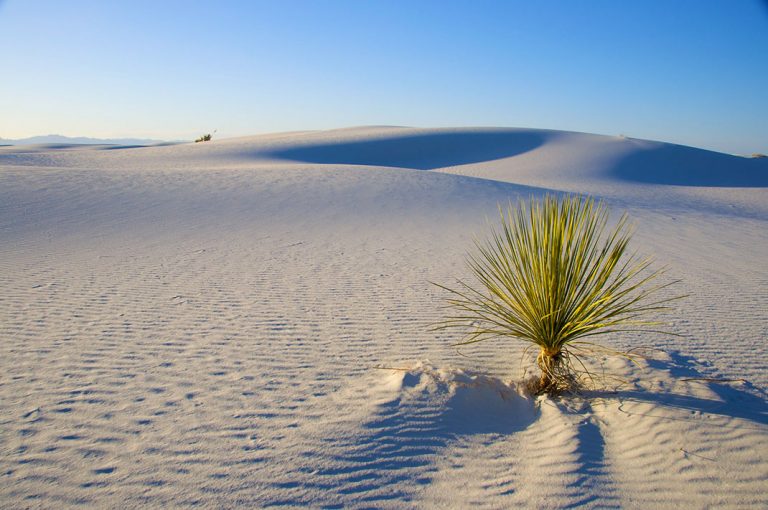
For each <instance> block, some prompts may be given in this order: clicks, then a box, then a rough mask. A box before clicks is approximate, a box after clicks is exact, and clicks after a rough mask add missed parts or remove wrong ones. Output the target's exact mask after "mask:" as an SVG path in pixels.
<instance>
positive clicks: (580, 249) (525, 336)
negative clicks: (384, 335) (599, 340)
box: [436, 196, 682, 393]
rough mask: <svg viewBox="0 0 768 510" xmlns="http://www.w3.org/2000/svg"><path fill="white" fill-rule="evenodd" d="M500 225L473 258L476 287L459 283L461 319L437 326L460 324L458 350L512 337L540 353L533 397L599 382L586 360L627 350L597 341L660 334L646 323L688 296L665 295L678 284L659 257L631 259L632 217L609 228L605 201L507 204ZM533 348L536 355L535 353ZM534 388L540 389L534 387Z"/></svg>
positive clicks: (456, 295)
mask: <svg viewBox="0 0 768 510" xmlns="http://www.w3.org/2000/svg"><path fill="white" fill-rule="evenodd" d="M499 213H500V215H501V228H500V229H498V230H496V229H494V230H493V231H492V232H491V236H490V239H489V240H488V241H486V242H485V243H482V242H479V241H476V242H475V244H476V248H477V250H476V253H475V254H471V255H469V257H468V261H467V262H468V265H469V268H470V270H471V272H472V274H473V275H474V277H475V280H476V282H475V283H474V284H469V283H465V282H463V281H461V280H459V281H458V282H457V284H458V288H457V289H451V288H448V287H446V286H443V285H439V284H437V285H438V286H439V287H441V288H442V289H444V290H446V291H448V292H449V293H450V294H451V297H450V299H449V300H448V303H449V307H450V308H451V309H453V310H455V314H454V315H451V316H449V317H447V318H446V319H445V320H444V321H443V322H441V323H439V324H438V325H437V326H436V329H438V330H441V329H447V328H460V329H462V330H464V331H466V338H465V340H464V341H463V342H461V343H460V344H458V345H466V344H472V343H476V342H480V341H483V340H486V339H489V338H494V337H502V338H513V339H518V340H522V341H525V342H530V343H531V344H532V345H531V346H532V347H538V348H539V352H538V355H537V357H536V364H537V365H538V368H539V369H540V370H541V376H540V378H539V379H538V381H534V382H533V384H532V385H531V384H529V389H532V390H533V393H559V392H562V391H572V390H577V389H578V388H579V387H581V386H582V384H583V382H582V381H583V379H584V377H587V376H591V374H590V372H589V370H588V369H587V368H586V365H585V363H584V362H583V361H582V357H584V356H595V355H602V354H605V353H609V352H610V353H615V354H622V353H618V352H616V351H613V350H611V349H609V348H606V347H602V346H600V345H598V344H595V343H594V342H591V341H589V339H591V338H590V337H594V336H597V335H603V334H607V333H611V332H616V331H637V330H652V329H651V328H652V327H653V326H658V324H659V323H658V322H653V321H649V320H646V317H647V316H648V315H649V314H652V313H653V312H657V311H659V310H662V309H667V308H669V306H668V303H669V302H670V301H672V300H675V299H679V298H680V297H682V296H675V297H660V296H661V295H660V294H659V291H661V290H662V289H665V288H666V287H668V286H669V285H672V284H674V283H676V282H674V281H673V282H667V283H660V282H659V281H658V277H659V276H661V275H662V274H663V273H664V270H656V271H651V270H650V267H649V266H650V265H651V262H652V260H651V259H650V258H640V257H638V256H637V255H636V254H627V246H628V243H629V240H630V237H631V233H632V229H631V227H630V226H629V224H628V219H627V216H626V215H624V216H622V217H621V219H620V220H619V222H618V223H617V224H616V225H615V226H614V227H612V228H610V229H608V211H607V209H606V207H605V206H604V204H603V203H602V202H599V203H595V201H594V200H593V199H591V198H582V197H577V196H569V197H565V198H563V199H558V198H556V197H554V196H547V197H545V198H544V199H543V200H541V201H538V200H534V199H531V200H530V201H529V203H528V204H525V203H523V202H521V203H520V204H519V205H518V206H517V207H516V208H515V207H512V206H511V205H510V207H509V208H508V210H507V212H506V215H505V214H504V211H503V210H502V209H501V207H500V208H499ZM526 352H527V350H526ZM531 386H532V387H531Z"/></svg>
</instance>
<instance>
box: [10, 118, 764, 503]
mask: <svg viewBox="0 0 768 510" xmlns="http://www.w3.org/2000/svg"><path fill="white" fill-rule="evenodd" d="M551 192H556V193H583V194H589V195H591V196H594V197H596V198H600V199H604V200H605V201H606V202H607V203H608V205H609V206H610V208H611V211H612V214H614V215H616V216H617V217H618V215H619V214H621V213H623V212H627V213H628V214H629V215H630V217H631V219H632V220H633V221H634V223H635V225H636V233H635V235H634V238H633V245H632V246H633V247H634V248H635V249H637V250H638V251H639V252H641V253H644V254H648V255H653V256H654V257H655V258H656V260H657V264H658V266H667V267H668V268H669V275H670V277H674V278H679V279H680V280H682V282H681V283H680V284H678V286H677V289H676V290H677V291H679V292H682V293H685V294H688V297H687V298H686V299H684V300H682V301H680V302H679V304H678V305H677V307H678V309H677V310H676V311H674V312H671V313H669V314H668V316H665V317H664V318H665V320H667V321H668V322H669V324H670V325H669V327H668V328H669V329H670V331H671V332H673V333H676V334H678V335H681V336H674V335H663V334H662V335H658V334H647V333H646V334H637V333H633V334H630V333H617V334H615V335H610V336H605V337H604V338H603V340H602V341H603V342H604V343H605V345H607V346H609V347H611V348H613V349H619V350H629V349H636V348H640V349H638V350H636V351H634V352H636V353H637V354H638V363H637V364H636V365H635V364H632V363H631V362H629V361H628V360H626V359H624V358H606V359H604V360H598V362H600V363H602V365H603V367H602V368H603V369H604V370H605V374H606V377H605V386H604V388H602V389H600V390H596V391H593V392H590V393H587V394H584V395H582V396H580V397H577V396H574V397H565V398H550V397H538V398H530V397H526V396H524V395H522V394H521V393H520V391H518V387H517V386H516V382H518V381H520V380H521V379H522V378H523V372H524V371H525V369H526V364H525V363H523V364H522V365H521V362H520V360H521V355H522V354H523V349H524V347H525V345H524V344H518V343H512V342H509V341H502V340H499V341H491V340H489V341H486V342H483V343H479V344H477V345H474V346H467V347H464V348H462V349H460V350H457V348H455V347H452V345H453V344H455V343H456V342H457V341H459V340H461V337H460V336H459V334H458V333H456V332H434V331H431V330H430V325H431V324H433V323H435V322H436V321H438V320H440V318H441V317H442V316H443V314H444V313H445V310H444V308H443V307H444V304H445V298H446V297H447V296H445V293H444V292H443V291H441V290H440V289H439V288H437V287H435V286H434V285H432V284H431V283H430V282H431V281H433V282H441V283H448V284H450V283H451V282H453V281H455V279H456V278H466V277H467V276H468V271H467V268H466V266H465V262H464V259H465V254H466V253H467V252H468V251H469V250H471V248H472V242H473V238H474V237H475V236H476V237H479V238H482V237H483V236H484V234H485V233H486V232H487V230H488V225H489V223H491V224H493V223H494V222H495V221H496V218H497V214H498V213H497V206H498V204H502V205H506V204H507V203H509V202H510V201H511V202H512V203H515V202H517V201H518V200H520V199H527V198H529V197H531V196H533V197H540V196H543V195H544V194H546V193H551ZM0 282H2V285H1V286H0V288H1V289H2V292H1V293H0V507H2V508H73V507H81V508H94V507H95V508H138V507H189V506H196V507H203V508H233V507H238V506H242V507H254V508H257V507H266V506H280V505H283V506H289V507H291V506H293V507H315V508H320V507H326V508H341V507H344V508H568V507H575V506H579V505H584V506H585V507H587V508H589V507H600V508H618V507H623V508H644V509H647V508H766V507H768V490H766V487H768V347H766V345H767V344H766V339H768V292H767V291H766V289H767V288H768V160H766V159H762V160H759V159H749V158H743V157H738V156H733V155H726V154H720V153H715V152H710V151H705V150H702V149H695V148H691V147H683V146H678V145H672V144H667V143H662V142H651V141H644V140H635V139H632V138H625V137H618V136H617V137H611V136H598V135H590V134H584V133H570V132H562V131H548V130H535V129H490V128H489V129H481V128H467V129H413V128H397V127H364V128H353V129H343V130H333V131H324V132H296V133H282V134H275V135H262V136H254V137H246V138H236V139H222V140H214V141H211V142H206V143H199V144H181V145H173V146H161V147H131V148H121V147H115V146H76V145H75V146H62V145H59V146H24V147H21V146H19V147H0ZM529 368H530V367H529Z"/></svg>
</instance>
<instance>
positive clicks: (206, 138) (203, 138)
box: [195, 133, 212, 143]
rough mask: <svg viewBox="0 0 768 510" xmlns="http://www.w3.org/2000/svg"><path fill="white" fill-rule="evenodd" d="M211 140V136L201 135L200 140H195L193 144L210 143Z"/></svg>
mask: <svg viewBox="0 0 768 510" xmlns="http://www.w3.org/2000/svg"><path fill="white" fill-rule="evenodd" d="M211 138H212V137H211V134H210V133H208V134H207V135H203V136H201V137H200V138H198V139H197V140H195V143H198V142H210V141H211Z"/></svg>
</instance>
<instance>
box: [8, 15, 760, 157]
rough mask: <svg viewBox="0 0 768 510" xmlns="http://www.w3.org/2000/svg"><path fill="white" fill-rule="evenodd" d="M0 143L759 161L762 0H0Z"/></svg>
mask: <svg viewBox="0 0 768 510" xmlns="http://www.w3.org/2000/svg"><path fill="white" fill-rule="evenodd" d="M0 55H2V60H1V62H2V67H0V69H2V71H0V137H4V138H21V137H26V136H32V135H39V134H49V133H57V134H64V135H69V136H92V137H118V136H120V137H122V136H132V137H152V138H163V139H177V138H183V139H188V138H191V137H194V136H196V135H199V134H201V133H204V132H210V131H213V130H214V129H218V133H217V136H218V137H229V136H241V135H249V134H258V133H265V132H274V131H289V130H304V129H328V128H336V127H348V126H355V125H366V124H387V125H408V126H424V127H438V126H510V127H541V128H553V129H566V130H574V131H586V132H593V133H604V134H612V135H616V134H620V133H621V134H625V135H627V136H632V137H638V138H649V139H656V140H664V141H671V142H676V143H684V144H688V145H694V146H699V147H706V148H711V149H717V150H722V151H726V152H733V153H752V152H764V153H768V6H767V5H766V2H765V1H761V0H711V1H710V0H655V1H654V0H636V1H635V0H590V1H568V0H562V1H554V0H552V1H546V0H545V1H530V0H520V1H514V0H501V1H483V0H466V1H452V0H435V1H428V0H402V1H398V0H380V1H374V0H314V1H311V0H270V1H259V0H252V1H245V0H244V1H216V0H209V1H205V2H203V1H191V0H186V1H175V0H152V1H149V0H147V1H143V0H132V1H118V0H115V1H110V0H90V1H89V0H66V1H64V0H5V1H3V0H0Z"/></svg>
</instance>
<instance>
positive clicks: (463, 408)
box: [313, 372, 539, 507]
mask: <svg viewBox="0 0 768 510" xmlns="http://www.w3.org/2000/svg"><path fill="white" fill-rule="evenodd" d="M462 375H466V374H463V373H462ZM538 414H539V413H538V410H537V409H536V406H535V402H534V401H533V400H532V399H529V398H525V397H523V396H521V395H520V394H518V393H517V392H516V391H515V390H514V389H513V388H512V387H511V386H509V385H506V384H504V383H501V382H500V381H498V380H495V379H491V378H485V377H483V376H477V377H475V376H466V377H465V378H462V377H456V378H454V377H450V378H441V377H440V376H437V377H435V376H434V374H430V373H429V372H423V373H420V374H419V373H414V372H408V373H406V374H402V386H401V389H400V390H399V391H398V392H397V394H396V396H395V397H394V398H392V399H391V400H388V401H385V402H382V403H379V404H378V405H376V406H375V412H374V413H373V414H372V415H371V416H370V417H369V419H367V420H366V421H365V422H364V423H363V425H362V430H358V432H357V433H356V434H355V435H354V436H352V437H347V436H341V437H339V435H336V436H335V438H334V440H333V443H334V444H333V445H332V446H330V445H329V446H330V448H329V450H330V451H329V453H331V452H333V453H331V458H332V466H333V467H329V468H325V469H320V470H319V471H318V472H317V473H316V476H315V477H313V483H314V484H315V485H316V488H320V489H322V490H323V491H324V492H326V493H327V494H329V493H334V500H335V503H337V504H338V503H340V504H341V505H342V506H345V505H346V504H347V503H349V502H351V501H355V502H357V503H364V504H366V505H372V506H374V507H376V506H379V505H382V504H386V503H387V502H388V501H389V502H391V501H393V500H396V501H397V502H398V503H399V504H407V503H408V502H412V501H413V498H414V496H415V493H416V492H418V489H419V487H421V486H423V485H426V484H429V483H430V482H431V479H432V476H433V475H434V473H435V472H437V470H438V467H437V464H436V459H437V458H438V457H439V456H440V454H441V452H442V451H443V450H444V449H446V448H447V447H449V446H450V445H452V444H461V443H462V442H464V441H468V440H473V441H474V439H478V438H479V439H480V440H481V442H485V443H486V444H490V443H493V442H494V441H497V440H499V438H503V437H505V436H507V435H509V434H511V433H514V432H516V431H519V430H523V429H525V428H527V427H528V426H529V425H531V424H532V423H533V422H534V421H535V420H536V419H537V417H538ZM324 479H325V480H327V483H323V480H324ZM329 495H330V494H329Z"/></svg>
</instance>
